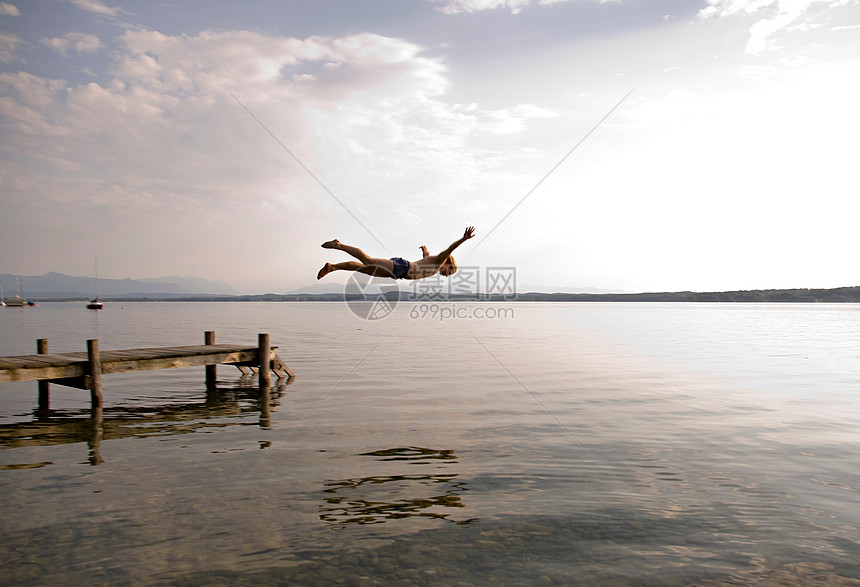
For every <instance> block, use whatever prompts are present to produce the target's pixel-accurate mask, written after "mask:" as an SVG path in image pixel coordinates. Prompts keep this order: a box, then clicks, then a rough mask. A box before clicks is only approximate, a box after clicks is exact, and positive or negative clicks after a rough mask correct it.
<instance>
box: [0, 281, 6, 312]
mask: <svg viewBox="0 0 860 587" xmlns="http://www.w3.org/2000/svg"><path fill="white" fill-rule="evenodd" d="M5 305H6V293H5V292H4V291H3V283H0V308H2V307H3V306H5Z"/></svg>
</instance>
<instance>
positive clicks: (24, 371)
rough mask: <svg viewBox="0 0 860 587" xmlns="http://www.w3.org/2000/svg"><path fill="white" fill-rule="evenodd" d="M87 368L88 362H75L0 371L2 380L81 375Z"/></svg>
mask: <svg viewBox="0 0 860 587" xmlns="http://www.w3.org/2000/svg"><path fill="white" fill-rule="evenodd" d="M86 368H87V365H86V363H74V364H67V365H61V366H52V365H43V366H41V367H36V366H30V367H27V368H17V369H4V370H2V371H0V382H6V381H36V380H39V379H62V378H64V377H81V376H83V375H86Z"/></svg>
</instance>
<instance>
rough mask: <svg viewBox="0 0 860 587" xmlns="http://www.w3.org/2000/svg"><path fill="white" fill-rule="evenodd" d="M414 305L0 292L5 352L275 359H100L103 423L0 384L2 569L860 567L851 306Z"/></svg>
mask: <svg viewBox="0 0 860 587" xmlns="http://www.w3.org/2000/svg"><path fill="white" fill-rule="evenodd" d="M435 309H436V310H438V311H436V312H434V311H433V310H434V307H432V306H427V305H425V306H421V305H419V304H416V305H409V304H403V303H402V304H400V305H398V306H397V308H396V309H395V311H394V313H392V314H391V315H390V316H388V317H387V318H384V319H381V320H362V319H360V318H358V317H357V316H356V315H355V314H354V313H353V312H351V311H350V309H349V308H348V307H347V306H346V304H342V303H199V304H198V303H126V304H125V309H123V305H122V304H115V303H108V304H106V306H105V309H104V310H103V311H101V312H93V311H88V310H86V309H84V307H83V304H82V303H45V304H42V305H41V306H40V307H35V308H26V309H16V308H0V354H2V355H13V354H29V353H33V352H35V344H36V339H37V338H48V339H49V341H50V342H49V344H50V349H51V350H52V351H54V352H63V351H80V350H85V348H86V339H88V338H98V339H99V340H100V346H101V348H102V349H103V350H110V349H121V348H134V347H144V346H173V345H185V344H201V343H202V342H203V332H204V331H205V330H215V331H216V332H217V336H218V342H223V343H240V344H249V345H252V344H256V335H257V333H259V332H268V333H270V334H271V337H272V344H274V345H277V346H278V347H279V348H278V351H277V352H278V354H279V355H280V357H281V358H282V359H283V360H284V361H285V362H286V363H287V364H288V365H289V366H290V368H291V369H292V370H293V371H294V372H295V373H296V377H295V379H293V380H292V381H291V382H290V384H289V385H286V384H284V383H283V382H281V383H279V384H275V383H274V382H273V385H272V388H271V390H270V391H269V393H268V394H262V393H261V392H260V390H259V389H258V387H257V382H256V378H253V377H251V378H249V377H242V375H241V374H240V373H239V371H238V370H236V369H235V368H233V367H228V366H220V367H219V368H218V387H217V389H216V390H210V391H207V389H206V386H205V382H204V376H203V368H202V367H197V368H186V369H172V370H164V371H150V372H137V373H128V374H121V375H106V376H105V377H104V379H103V383H104V398H105V410H104V416H105V420H104V424H103V433H102V435H101V436H100V437H99V436H97V435H96V433H95V432H94V430H93V426H92V422H91V421H90V412H89V394H88V392H86V391H81V390H75V389H71V388H65V387H61V386H56V385H55V386H52V392H51V412H50V413H49V414H47V415H44V414H42V415H39V414H37V413H36V408H37V405H36V404H37V402H36V400H37V392H36V383H35V382H24V383H3V384H0V449H2V450H0V492H2V496H3V498H2V501H0V504H1V505H0V516H2V527H0V568H2V571H0V583H4V584H14V585H80V584H89V583H93V584H123V585H150V584H173V585H219V584H223V585H244V584H289V585H305V584H306V585H315V584H318V585H331V584H344V585H413V584H414V585H434V584H438V585H492V584H501V585H533V584H557V585H569V584H574V583H575V584H595V585H605V584H612V585H625V584H635V585H643V584H645V585H648V584H653V585H675V584H677V585H692V584H696V585H719V584H725V583H732V584H774V583H781V584H805V585H811V584H822V585H823V584H828V585H840V584H845V585H860V408H859V407H858V405H860V306H858V305H853V304H850V305H836V304H834V305H826V304H816V305H811V304H810V305H779V304H771V305H741V304H596V303H595V304H542V303H510V304H508V305H506V306H502V305H499V304H495V305H490V304H486V305H480V304H473V305H470V304H455V305H453V306H452V305H443V306H441V307H437V308H435ZM488 309H490V310H491V311H490V312H487V311H486V310H488ZM443 310H447V312H446V314H445V315H443V314H442V313H441V311H443ZM488 314H492V315H493V316H492V317H489V316H488ZM442 318H445V319H442Z"/></svg>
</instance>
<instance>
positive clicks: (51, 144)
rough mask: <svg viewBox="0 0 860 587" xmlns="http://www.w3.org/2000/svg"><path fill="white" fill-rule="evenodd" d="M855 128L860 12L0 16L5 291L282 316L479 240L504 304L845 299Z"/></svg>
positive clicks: (661, 7) (832, 7) (553, 9)
mask: <svg viewBox="0 0 860 587" xmlns="http://www.w3.org/2000/svg"><path fill="white" fill-rule="evenodd" d="M631 90H632V93H631V94H630V95H629V97H627V98H626V99H624V97H625V95H627V94H628V93H629V92H631ZM231 93H232V94H233V95H234V96H235V97H236V99H238V101H237V100H236V99H234V98H233V97H232V96H231ZM239 102H241V103H242V104H243V105H244V107H246V108H247V109H248V111H250V112H251V113H252V114H253V117H252V115H251V114H249V113H248V112H247V111H246V110H245V108H243V106H242V105H240V104H239ZM619 102H620V105H619ZM858 104H860V0H817V1H816V0H617V1H599V0H569V1H565V0H542V1H538V0H316V1H307V0H244V1H243V2H236V1H229V0H172V1H171V0H166V1H162V2H141V1H137V2H132V1H121V2H117V1H113V2H110V1H107V0H105V1H101V0H26V1H24V0H0V195H2V206H0V273H3V272H8V273H12V272H14V271H15V267H16V266H18V267H19V271H20V273H21V274H22V275H37V274H41V273H45V272H48V271H58V272H61V273H67V274H71V275H91V274H92V267H93V257H94V256H98V257H99V273H100V275H101V276H103V277H116V278H121V277H132V278H142V277H155V276H160V275H196V276H200V277H205V278H208V279H222V280H224V281H226V282H227V283H230V284H231V285H233V286H234V287H236V288H237V289H239V290H240V291H245V292H262V291H273V292H282V291H288V290H291V289H295V288H298V287H302V286H305V285H310V284H313V283H315V282H316V273H317V271H318V270H319V268H320V267H321V266H322V265H323V263H324V262H325V261H326V260H331V261H340V260H346V258H347V257H346V256H345V255H344V254H343V253H339V252H336V251H326V250H324V249H321V248H320V246H319V245H320V243H322V242H323V241H325V240H329V239H331V238H339V239H340V240H341V241H343V242H347V243H350V244H355V245H357V246H360V247H362V248H364V249H366V250H367V251H368V252H369V253H371V254H374V255H378V256H385V257H391V256H403V257H407V258H412V259H415V258H418V257H420V253H419V251H418V247H419V245H422V244H426V245H427V246H428V247H430V249H431V250H438V249H441V248H443V247H445V246H447V245H448V244H449V243H450V242H451V241H453V240H454V239H456V238H458V237H459V236H460V235H462V233H463V229H464V228H465V227H466V226H467V225H474V226H475V227H476V228H477V234H478V237H477V238H476V239H474V240H472V241H470V242H469V243H467V244H466V245H464V246H463V247H462V248H461V250H460V251H459V254H458V255H457V257H458V261H459V263H460V265H461V266H466V265H467V266H479V267H491V266H513V267H516V269H517V280H518V282H519V283H520V284H521V285H526V284H527V285H529V286H546V287H549V288H560V287H582V286H594V287H600V288H615V289H623V290H626V291H676V290H696V291H713V290H730V289H760V288H784V287H838V286H847V285H860V262H858V260H857V259H858V256H857V249H858V247H857V240H858V237H857V228H856V225H857V222H858V220H857V218H858V212H860V203H858V202H860V200H858V195H860V194H858V179H857V165H858V164H857V161H858V159H860V142H858V137H860V113H858V112H860V110H858ZM616 106H617V108H616V109H615V110H614V112H612V114H611V115H610V116H609V117H608V118H607V119H606V120H605V121H604V122H603V123H602V124H600V125H599V127H598V128H597V129H596V130H595V131H594V132H593V133H592V134H591V135H590V136H588V138H587V139H586V140H585V141H584V142H583V143H582V144H581V145H580V146H579V147H577V148H576V149H575V150H574V151H573V153H572V154H570V156H569V157H568V158H567V159H566V160H565V161H564V162H563V163H562V164H561V165H559V166H558V167H557V168H555V170H554V171H552V173H549V172H550V170H552V169H553V168H554V167H555V166H556V165H557V164H558V163H559V161H561V160H562V158H563V157H564V156H565V155H567V154H568V153H570V151H571V149H573V148H574V146H575V145H577V143H579V141H580V140H581V139H582V138H583V137H584V136H585V135H586V134H587V133H588V132H589V131H590V130H591V129H592V128H593V127H594V126H595V125H596V124H597V123H598V122H599V121H600V120H601V119H602V118H603V117H604V116H606V114H607V113H609V112H610V111H611V110H612V109H613V107H616ZM254 117H256V119H258V120H259V121H260V122H261V123H262V124H263V125H264V126H265V127H266V129H268V132H267V130H266V129H264V128H263V127H262V126H261V125H260V124H259V123H258V122H257V120H255V118H254ZM269 132H270V133H271V135H270V134H269ZM272 135H274V137H276V138H273V136H272ZM276 139H277V140H276ZM278 141H280V144H279V142H278ZM287 149H288V150H289V152H288V151H287ZM290 153H292V154H293V155H294V156H295V158H294V157H293V156H291V155H290ZM296 158H297V159H298V161H300V162H301V164H299V163H298V162H297V161H296ZM548 173H549V175H548V176H547V174H548ZM311 174H313V175H311ZM314 177H316V178H317V180H318V181H317V180H315V179H314ZM544 178H545V181H543V183H541V184H540V185H539V187H537V189H534V191H531V190H533V188H535V186H536V185H538V183H539V182H541V180H542V179H544ZM530 191H531V193H529V192H530ZM527 194H528V197H526V198H525V200H523V198H524V197H525V196H526V195H527ZM520 202H521V204H520V205H519V206H518V207H516V206H517V204H518V203H520ZM515 207H516V209H514V208H515ZM512 210H513V212H512ZM500 222H501V224H500ZM491 231H492V234H490V233H491ZM487 235H489V236H487ZM484 237H487V238H486V240H482V239H483V238H484ZM343 277H345V276H344V275H342V274H335V275H331V276H329V277H327V278H326V280H332V281H343Z"/></svg>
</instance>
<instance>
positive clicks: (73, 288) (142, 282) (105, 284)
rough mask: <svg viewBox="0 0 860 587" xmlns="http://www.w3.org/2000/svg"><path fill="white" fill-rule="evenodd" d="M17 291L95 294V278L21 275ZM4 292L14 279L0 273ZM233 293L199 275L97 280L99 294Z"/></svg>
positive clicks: (38, 295) (10, 290)
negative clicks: (19, 288) (19, 287)
mask: <svg viewBox="0 0 860 587" xmlns="http://www.w3.org/2000/svg"><path fill="white" fill-rule="evenodd" d="M20 282H21V291H22V295H23V296H24V297H25V298H30V299H61V298H91V297H93V296H94V295H95V293H96V281H95V279H94V278H92V277H73V276H71V275H64V274H62V273H55V272H53V271H52V272H50V273H46V274H44V275H31V276H27V275H22V276H21V277H20ZM0 283H2V284H3V290H4V293H5V295H6V296H7V297H8V296H12V295H15V294H16V293H17V292H16V291H15V290H16V288H17V286H16V285H15V284H16V278H15V276H14V275H11V274H9V273H0ZM236 293H237V292H236V290H234V289H233V288H232V287H230V286H229V285H227V284H226V283H224V282H223V281H210V280H208V279H203V278H201V277H180V276H177V275H174V276H167V277H153V278H147V279H129V278H125V279H105V278H99V280H98V295H99V297H116V296H123V297H152V296H156V295H157V296H165V297H170V296H181V295H188V294H196V295H206V294H208V295H235V294H236Z"/></svg>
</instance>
